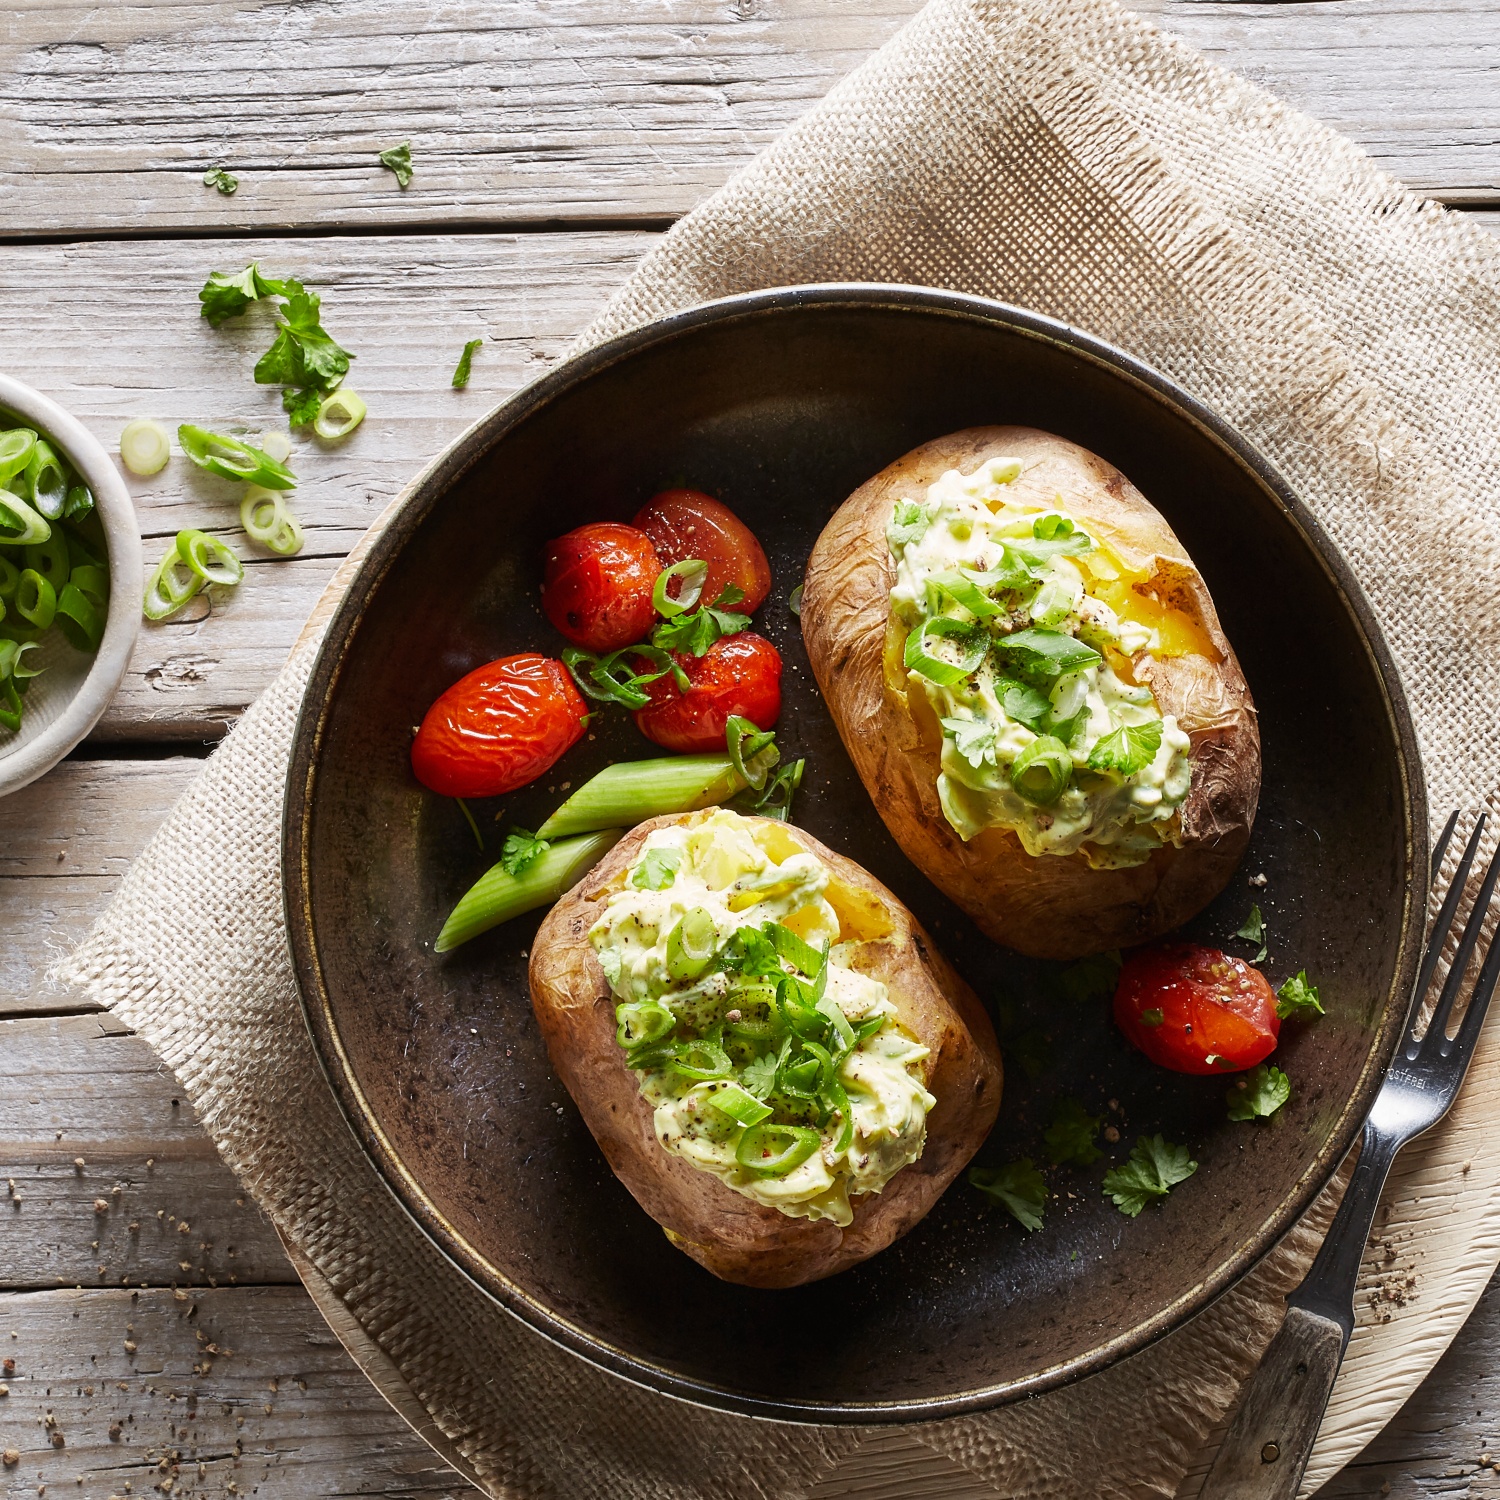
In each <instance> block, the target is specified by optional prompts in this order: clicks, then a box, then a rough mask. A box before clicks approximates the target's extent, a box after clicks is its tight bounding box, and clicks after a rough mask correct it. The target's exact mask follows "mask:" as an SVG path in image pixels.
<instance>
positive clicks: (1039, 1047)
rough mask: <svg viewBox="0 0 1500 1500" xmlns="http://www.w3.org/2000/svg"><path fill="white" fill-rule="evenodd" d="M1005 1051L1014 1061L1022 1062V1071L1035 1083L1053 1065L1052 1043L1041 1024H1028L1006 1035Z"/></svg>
mask: <svg viewBox="0 0 1500 1500" xmlns="http://www.w3.org/2000/svg"><path fill="white" fill-rule="evenodd" d="M1004 1051H1005V1055H1006V1056H1007V1057H1008V1058H1010V1060H1011V1061H1012V1062H1017V1063H1020V1065H1021V1071H1022V1072H1023V1073H1024V1074H1025V1075H1026V1076H1027V1077H1028V1078H1029V1079H1030V1080H1031V1081H1032V1082H1033V1083H1035V1082H1036V1080H1037V1079H1038V1078H1040V1077H1041V1076H1042V1074H1043V1073H1045V1072H1046V1071H1047V1069H1048V1068H1050V1067H1051V1066H1052V1043H1051V1041H1050V1040H1049V1039H1048V1036H1047V1033H1046V1032H1045V1031H1043V1030H1042V1028H1041V1027H1040V1026H1028V1027H1027V1028H1026V1030H1025V1031H1018V1032H1016V1033H1015V1034H1014V1035H1013V1036H1008V1037H1006V1039H1005V1042H1004Z"/></svg>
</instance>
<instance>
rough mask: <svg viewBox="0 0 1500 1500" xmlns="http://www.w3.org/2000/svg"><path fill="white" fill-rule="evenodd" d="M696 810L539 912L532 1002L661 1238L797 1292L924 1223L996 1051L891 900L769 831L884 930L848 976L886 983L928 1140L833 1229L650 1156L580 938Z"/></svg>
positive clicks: (802, 840) (863, 876)
mask: <svg viewBox="0 0 1500 1500" xmlns="http://www.w3.org/2000/svg"><path fill="white" fill-rule="evenodd" d="M710 811H711V809H710ZM707 815H708V814H707V813H706V812H700V813H680V814H677V815H675V816H673V817H666V818H653V819H652V820H651V821H650V822H647V823H642V824H641V825H640V826H639V827H638V828H636V829H634V830H633V831H632V832H631V833H628V834H627V835H626V836H625V837H624V838H623V839H622V840H621V841H620V842H619V843H618V844H616V845H615V847H614V848H613V849H611V850H610V852H609V853H608V854H606V855H605V857H604V859H603V860H602V861H601V862H600V863H599V864H598V865H596V866H595V867H594V869H593V870H591V871H590V872H589V874H588V875H586V876H585V877H584V878H583V880H582V881H581V882H580V883H579V884H578V885H576V886H575V887H574V888H573V889H572V890H571V891H570V892H568V894H567V895H565V896H564V897H563V898H562V900H561V901H559V902H558V903H557V905H556V906H554V907H553V908H552V910H551V911H550V912H549V913H548V914H547V916H546V918H545V919H544V920H543V922H542V925H541V927H540V928H539V929H538V931H537V935H536V941H535V943H534V944H533V945H532V949H531V969H530V977H531V1004H532V1008H533V1010H534V1011H535V1012H536V1018H537V1023H538V1025H539V1026H540V1027H541V1030H542V1036H543V1037H544V1038H545V1040H546V1043H547V1052H548V1055H549V1056H550V1057H551V1059H552V1066H553V1068H554V1069H555V1070H556V1071H557V1075H558V1077H560V1078H561V1079H562V1081H563V1083H564V1085H565V1086H566V1088H567V1090H568V1092H569V1093H570V1094H571V1095H572V1096H573V1101H574V1103H575V1104H577V1106H578V1108H579V1111H580V1112H581V1113H582V1115H583V1118H584V1121H585V1123H586V1124H587V1125H588V1127H589V1129H590V1130H591V1131H593V1133H594V1137H595V1139H596V1140H597V1141H598V1142H599V1145H600V1147H601V1148H602V1149H603V1151H604V1155H605V1157H606V1158H607V1159H608V1161H609V1164H610V1166H611V1167H612V1168H613V1170H614V1173H615V1175H616V1176H617V1177H618V1178H619V1179H620V1181H621V1182H623V1183H624V1184H625V1186H626V1187H627V1188H629V1189H630V1192H631V1193H632V1195H633V1196H634V1197H635V1200H636V1202H637V1203H639V1204H640V1205H641V1207H642V1208H644V1209H645V1210H646V1212H647V1213H648V1214H650V1215H651V1217H652V1218H653V1219H655V1220H656V1222H657V1223H658V1224H660V1225H661V1226H662V1228H663V1229H664V1230H665V1231H666V1234H667V1238H668V1239H670V1240H671V1241H672V1243H673V1244H674V1245H676V1246H677V1247H678V1249H680V1250H683V1251H685V1252H686V1253H687V1254H688V1255H690V1256H692V1258H693V1259H694V1260H696V1261H697V1262H698V1263H699V1264H700V1265H702V1266H705V1267H707V1269H708V1270H710V1271H712V1272H713V1273H714V1275H715V1276H719V1277H721V1278H723V1279H724V1280H725V1281H735V1282H739V1283H741V1284H742V1285H745V1286H756V1287H788V1286H800V1285H801V1284H802V1283H803V1282H807V1281H817V1280H819V1279H820V1278H822V1277H824V1276H832V1275H833V1274H834V1273H835V1272H837V1271H843V1270H847V1269H848V1268H849V1267H850V1266H852V1265H856V1264H857V1263H858V1262H860V1261H862V1260H865V1259H867V1258H868V1257H869V1256H871V1255H874V1254H875V1253H876V1252H877V1251H880V1250H883V1249H885V1247H886V1246H887V1245H889V1244H890V1243H891V1242H892V1241H894V1240H896V1239H898V1238H900V1236H901V1235H903V1234H905V1233H906V1232H907V1230H909V1229H910V1228H912V1226H913V1225H914V1224H916V1223H917V1221H918V1220H919V1219H921V1218H922V1216H923V1215H924V1214H926V1213H927V1211H928V1210H929V1209H930V1208H931V1207H932V1205H933V1204H934V1203H935V1202H936V1201H937V1199H938V1197H939V1196H940V1195H941V1193H942V1192H943V1190H944V1189H945V1188H946V1187H947V1186H948V1184H949V1183H950V1182H951V1181H952V1180H953V1178H954V1177H955V1176H957V1175H958V1173H959V1172H960V1171H961V1170H962V1169H963V1167H964V1166H965V1165H966V1164H967V1163H968V1161H969V1159H970V1157H972V1156H973V1154H974V1153H975V1151H977V1150H978V1149H979V1147H980V1145H981V1144H982V1143H983V1141H984V1139H985V1137H986V1136H987V1135H988V1134H989V1131H990V1127H991V1126H992V1125H993V1124H994V1123H995V1115H996V1113H997V1112H998V1111H999V1108H1000V1090H1001V1083H1002V1068H1001V1062H1000V1048H999V1045H998V1043H997V1042H996V1040H995V1032H994V1028H993V1027H992V1026H991V1024H990V1020H989V1017H988V1016H987V1015H986V1014H985V1011H984V1008H983V1007H982V1006H981V1005H980V1003H979V1000H978V998H977V997H976V996H975V994H974V992H973V990H971V989H970V988H969V986H968V985H967V984H965V983H964V981H963V980H962V979H960V978H959V977H958V975H957V974H956V973H954V971H953V969H952V968H951V967H950V966H949V964H948V961H947V960H946V959H945V958H944V957H943V956H942V954H940V953H939V952H938V951H937V949H936V948H935V947H934V946H933V943H932V940H931V938H929V937H928V935H927V934H926V932H924V931H923V930H922V928H921V926H920V925H919V924H918V923H917V921H916V919H915V918H914V917H913V916H912V915H911V913H910V912H908V911H907V910H906V908H905V907H904V906H903V905H902V904H901V903H900V901H898V900H897V899H896V897H895V896H894V895H892V894H891V892H890V891H888V890H887V889H886V888H885V887H884V886H883V885H881V884H880V883H879V881H877V880H875V879H874V877H873V876H871V875H869V874H867V873H866V872H865V871H864V870H862V869H861V868H860V867H859V866H858V865H856V864H855V863H854V862H853V861H852V860H848V859H845V858H844V857H843V856H842V855H840V854H835V853H834V852H833V851H832V850H831V849H828V848H825V847H824V845H822V844H820V843H819V842H818V841H817V840H816V839H815V838H813V837H812V836H811V835H810V834H808V833H804V832H803V831H802V830H801V829H799V828H795V827H792V826H791V825H789V824H775V825H773V826H774V827H776V828H777V829H779V830H782V831H783V832H784V834H785V835H786V836H788V837H790V839H791V840H792V841H793V842H794V843H795V844H796V845H798V846H799V847H801V848H802V849H805V850H808V851H810V852H811V853H813V854H815V855H817V856H818V858H819V859H821V860H823V861H824V863H825V864H827V865H828V867H829V869H830V870H831V871H832V873H833V879H832V881H831V882H830V892H829V899H830V901H831V902H832V904H833V905H834V907H835V909H836V910H837V911H838V912H839V915H840V919H841V922H842V924H843V926H844V928H845V930H849V928H850V926H851V924H857V925H858V927H859V928H860V930H862V931H865V932H874V933H879V934H883V935H881V936H878V937H876V938H873V939H867V940H866V945H865V947H864V948H863V949H862V950H861V962H860V964H859V968H860V970H861V972H863V973H867V974H869V975H871V976H872V977H873V978H877V979H880V980H882V981H884V982H885V983H886V984H887V985H888V986H889V993H890V1000H891V1003H892V1004H893V1005H894V1006H895V1007H896V1009H897V1011H898V1013H899V1017H900V1020H901V1023H902V1025H904V1026H905V1027H906V1028H907V1029H908V1030H909V1031H911V1033H912V1034H913V1035H914V1036H916V1037H917V1038H918V1039H919V1040H920V1041H921V1042H922V1043H923V1044H924V1045H925V1046H927V1047H928V1048H929V1049H930V1050H931V1055H930V1056H929V1057H928V1058H927V1059H926V1060H925V1063H924V1066H925V1068H926V1070H927V1071H926V1076H925V1078H924V1080H923V1081H924V1083H925V1085H926V1087H927V1089H928V1091H929V1092H930V1093H932V1094H933V1095H934V1097H935V1098H936V1099H937V1104H936V1105H935V1106H934V1107H933V1109H932V1110H931V1111H930V1112H929V1114H928V1116H927V1142H926V1146H925V1148H924V1150H923V1152H922V1155H921V1156H920V1157H919V1158H918V1159H917V1160H916V1161H914V1162H912V1163H911V1164H910V1165H909V1166H906V1167H903V1168H902V1169H901V1171H900V1172H898V1173H897V1174H896V1175H895V1176H894V1177H893V1178H892V1179H891V1180H890V1182H889V1183H887V1184H886V1187H885V1189H884V1191H882V1192H880V1193H867V1194H862V1195H860V1196H858V1197H855V1198H851V1200H850V1203H851V1205H852V1207H853V1210H854V1219H853V1222H852V1223H851V1224H849V1225H848V1226H847V1227H846V1228H842V1229H841V1228H840V1227H839V1226H838V1225H837V1224H834V1223H832V1222H830V1221H828V1220H826V1219H825V1220H818V1221H816V1222H814V1221H812V1220H809V1219H792V1218H788V1217H787V1216H786V1215H785V1214H783V1213H781V1212H779V1211H778V1210H777V1209H774V1208H769V1207H767V1206H766V1205H764V1204H761V1203H756V1202H755V1201H754V1200H753V1199H750V1198H746V1197H744V1196H743V1195H741V1194H739V1193H736V1192H735V1191H734V1190H733V1189H732V1188H730V1187H728V1186H726V1185H725V1184H724V1183H722V1182H721V1181H719V1179H718V1178H717V1177H715V1176H713V1175H712V1173H709V1172H704V1171H701V1170H700V1169H699V1168H697V1167H694V1166H692V1165H690V1164H689V1163H688V1162H686V1161H684V1160H683V1159H682V1158H681V1157H679V1156H674V1155H672V1154H671V1153H669V1152H667V1151H665V1150H663V1149H662V1147H661V1145H660V1144H659V1143H658V1141H657V1139H656V1131H655V1127H654V1125H653V1123H652V1111H651V1106H650V1105H649V1104H647V1102H646V1101H645V1100H644V1099H643V1098H642V1097H641V1092H640V1088H639V1086H638V1084H637V1082H636V1077H635V1074H634V1073H633V1072H631V1070H630V1069H629V1068H628V1067H626V1066H625V1057H624V1054H623V1052H622V1051H621V1050H620V1046H619V1044H618V1042H617V1041H616V1040H615V1001H614V998H613V996H612V995H611V993H610V988H609V982H608V980H607V979H606V978H605V977H604V970H603V969H602V968H601V967H600V966H599V960H598V959H597V957H596V956H595V954H594V950H593V947H592V945H591V944H590V943H589V941H588V931H589V928H591V927H592V926H593V925H594V923H595V921H597V920H598V918H599V916H600V915H601V913H602V911H603V905H602V903H603V901H604V900H605V898H606V897H608V896H609V895H610V894H611V893H612V892H613V891H615V890H618V889H619V888H620V886H621V884H622V882H623V879H624V875H625V871H626V870H627V869H628V868H629V866H630V862H631V861H632V860H633V859H634V858H635V857H636V855H637V854H638V853H639V852H640V847H641V845H642V844H643V843H644V842H645V839H646V837H647V835H648V834H649V833H650V832H651V831H652V830H653V829H655V828H661V827H664V826H666V825H668V824H672V823H687V824H689V825H691V824H692V823H694V822H696V821H701V820H702V819H703V818H704V817H706V816H707ZM746 822H748V823H752V824H763V823H766V822H768V820H767V819H764V818H754V817H747V818H746Z"/></svg>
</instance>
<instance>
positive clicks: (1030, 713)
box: [995, 677, 1052, 734]
mask: <svg viewBox="0 0 1500 1500" xmlns="http://www.w3.org/2000/svg"><path fill="white" fill-rule="evenodd" d="M995 695H996V697H998V698H999V699H1000V706H1001V708H1003V709H1004V710H1005V714H1006V717H1007V718H1010V719H1014V720H1015V721H1016V723H1017V724H1024V725H1025V726H1026V727H1027V728H1028V729H1029V730H1030V731H1031V732H1032V733H1033V734H1040V733H1041V732H1042V724H1043V723H1044V721H1045V720H1046V718H1047V716H1048V715H1049V714H1050V713H1051V712H1052V700H1051V699H1050V698H1048V697H1047V696H1046V694H1045V693H1039V692H1037V690H1036V689H1035V688H1034V687H1029V686H1028V685H1027V684H1026V683H1024V682H1017V681H1016V679H1015V678H1014V677H1001V678H999V679H998V680H997V681H996V683H995Z"/></svg>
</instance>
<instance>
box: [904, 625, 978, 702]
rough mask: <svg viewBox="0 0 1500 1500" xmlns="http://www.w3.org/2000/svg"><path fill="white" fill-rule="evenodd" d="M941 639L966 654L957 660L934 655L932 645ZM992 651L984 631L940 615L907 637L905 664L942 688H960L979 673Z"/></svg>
mask: <svg viewBox="0 0 1500 1500" xmlns="http://www.w3.org/2000/svg"><path fill="white" fill-rule="evenodd" d="M937 640H947V641H954V642H956V643H957V644H958V645H959V647H960V648H961V650H962V651H963V655H962V656H961V657H960V658H959V660H957V661H953V660H951V659H949V658H947V657H941V656H934V655H933V654H932V651H931V649H930V643H931V642H933V641H937ZM988 650H989V641H988V638H987V637H986V636H985V634H984V632H983V631H982V630H977V629H976V628H975V627H974V626H973V625H969V624H966V623H965V622H964V621H962V620H954V619H950V618H948V617H947V616H943V615H938V616H935V617H933V618H930V619H927V620H923V622H922V624H921V626H920V627H919V628H918V629H916V630H913V631H912V632H911V634H910V635H908V636H907V638H906V652H905V661H906V665H907V667H909V668H910V669H911V670H912V671H913V672H920V673H921V674H922V676H923V677H925V678H926V679H927V680H928V681H929V682H935V683H937V684H938V686H939V687H957V686H958V684H959V683H961V682H962V681H963V680H964V678H966V677H968V676H971V675H972V674H973V673H974V672H976V671H978V669H979V665H980V663H981V662H982V661H983V660H984V657H985V652H986V651H988Z"/></svg>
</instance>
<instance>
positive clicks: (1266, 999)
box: [1115, 943, 1281, 1073]
mask: <svg viewBox="0 0 1500 1500" xmlns="http://www.w3.org/2000/svg"><path fill="white" fill-rule="evenodd" d="M1115 1021H1116V1022H1117V1023H1118V1025H1119V1027H1120V1030H1121V1031H1123V1032H1124V1033H1125V1035H1126V1036H1127V1037H1129V1038H1130V1040H1131V1041H1132V1042H1134V1043H1135V1045H1136V1046H1137V1047H1139V1048H1140V1049H1141V1051H1142V1052H1144V1053H1145V1054H1146V1056H1147V1057H1149V1058H1150V1059H1151V1061H1152V1062H1154V1063H1160V1064H1161V1065H1162V1067H1164V1068H1171V1069H1172V1070H1173V1071H1174V1072H1177V1073H1237V1072H1239V1071H1241V1070H1242V1069H1244V1068H1253V1067H1254V1066H1255V1065H1256V1063H1258V1062H1263V1061H1264V1060H1265V1059H1266V1058H1267V1057H1268V1056H1269V1055H1270V1054H1271V1052H1272V1051H1273V1050H1274V1049H1275V1046H1276V1036H1277V1033H1278V1032H1279V1031H1280V1030H1281V1022H1280V1020H1279V1019H1278V1018H1277V1015H1276V992H1275V991H1274V990H1273V989H1272V988H1271V985H1270V981H1269V980H1267V978H1266V976H1265V975H1264V974H1262V973H1261V972H1260V970H1259V969H1253V968H1251V967H1250V965H1249V964H1247V963H1246V962H1245V961H1244V960H1243V959H1239V958H1231V957H1230V956H1229V955H1228V954H1227V953H1220V952H1219V950H1218V949H1217V948H1204V947H1201V946H1199V945H1198V944H1197V943H1167V944H1165V945H1163V946H1161V947H1158V948H1146V949H1144V950H1142V951H1141V952H1139V953H1133V954H1131V955H1130V957H1129V958H1127V959H1126V960H1125V965H1124V967H1123V968H1122V969H1121V970H1120V979H1119V983H1118V984H1117V985H1116V987H1115Z"/></svg>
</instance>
